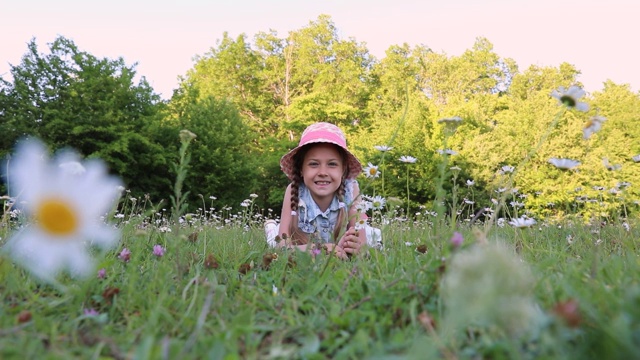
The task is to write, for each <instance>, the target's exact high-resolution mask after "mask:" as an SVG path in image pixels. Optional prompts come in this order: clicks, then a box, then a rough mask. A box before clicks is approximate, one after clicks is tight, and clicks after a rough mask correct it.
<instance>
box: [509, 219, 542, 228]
mask: <svg viewBox="0 0 640 360" xmlns="http://www.w3.org/2000/svg"><path fill="white" fill-rule="evenodd" d="M535 223H536V221H535V220H534V219H531V218H528V217H524V216H522V217H519V218H515V219H511V221H509V225H511V226H513V227H517V228H526V227H531V226H533V225H534V224H535Z"/></svg>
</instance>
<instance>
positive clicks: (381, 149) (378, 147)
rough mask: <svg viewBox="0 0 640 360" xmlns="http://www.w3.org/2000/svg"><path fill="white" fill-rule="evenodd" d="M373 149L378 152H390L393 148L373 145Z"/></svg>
mask: <svg viewBox="0 0 640 360" xmlns="http://www.w3.org/2000/svg"><path fill="white" fill-rule="evenodd" d="M374 148H375V149H376V150H378V151H382V152H387V151H391V150H392V149H393V146H387V145H375V146H374Z"/></svg>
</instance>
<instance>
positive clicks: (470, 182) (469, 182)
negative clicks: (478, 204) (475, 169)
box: [467, 180, 476, 187]
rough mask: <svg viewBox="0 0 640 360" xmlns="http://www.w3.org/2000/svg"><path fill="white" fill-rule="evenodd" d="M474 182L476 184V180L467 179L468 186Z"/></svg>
mask: <svg viewBox="0 0 640 360" xmlns="http://www.w3.org/2000/svg"><path fill="white" fill-rule="evenodd" d="M475 184H476V182H475V181H474V180H467V186H468V187H472V186H473V185H475Z"/></svg>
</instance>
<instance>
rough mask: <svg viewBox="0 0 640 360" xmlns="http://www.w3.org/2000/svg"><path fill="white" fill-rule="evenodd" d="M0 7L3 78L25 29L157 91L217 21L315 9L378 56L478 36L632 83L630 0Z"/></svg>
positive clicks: (459, 44)
mask: <svg viewBox="0 0 640 360" xmlns="http://www.w3.org/2000/svg"><path fill="white" fill-rule="evenodd" d="M0 14H1V18H2V19H1V20H0V76H3V77H4V78H5V79H10V78H8V75H9V63H11V64H14V65H18V64H19V63H20V60H21V57H22V55H24V54H25V53H26V51H27V43H28V42H29V41H30V40H31V39H32V38H34V37H35V38H36V41H37V43H38V47H39V50H40V52H45V51H46V50H48V46H47V44H48V43H50V42H52V41H53V40H54V39H55V38H56V36H58V35H61V36H64V37H65V38H68V39H71V40H73V41H74V43H75V44H76V45H77V46H78V48H79V49H80V50H83V51H87V52H89V53H91V54H93V55H95V56H97V57H108V58H111V59H116V58H118V57H123V58H124V59H125V61H126V63H127V64H128V65H132V64H133V63H135V62H137V63H138V66H137V68H136V69H137V72H138V74H139V75H143V76H145V77H146V78H147V80H148V81H149V83H150V84H151V86H152V87H153V88H154V90H155V91H156V92H158V93H160V94H161V95H162V97H163V98H166V99H168V98H169V97H170V96H171V94H172V90H173V89H174V88H176V87H177V84H178V76H180V75H184V74H185V73H186V72H187V70H189V69H190V68H191V67H192V66H193V57H194V56H195V55H203V54H205V53H206V52H208V50H209V49H210V48H212V47H215V46H216V40H219V39H221V38H222V34H223V32H225V31H227V32H229V34H230V35H231V36H232V37H233V38H235V37H236V36H238V35H240V34H242V33H245V34H246V35H247V36H248V39H249V40H250V41H252V40H253V35H255V34H256V33H257V32H260V31H265V32H266V31H269V30H270V29H273V30H275V31H277V33H278V36H279V37H280V38H284V37H286V35H287V34H288V32H289V31H292V30H298V29H301V28H302V27H304V26H306V25H308V24H309V22H311V21H315V20H316V19H317V18H318V16H319V15H320V14H327V15H330V16H331V18H332V20H333V22H334V23H335V25H336V27H337V28H338V30H339V31H340V36H341V38H343V39H347V38H355V40H356V41H358V42H364V43H366V45H367V48H368V49H369V51H370V52H371V53H372V54H373V55H374V56H376V57H377V58H382V57H383V56H384V52H385V50H387V49H388V48H389V46H391V45H397V44H402V43H405V42H406V43H408V44H409V45H412V46H415V45H420V44H421V45H425V46H428V47H430V48H431V49H432V50H434V51H436V52H440V53H446V54H447V55H460V54H462V52H464V51H465V50H466V49H470V48H471V47H472V45H473V43H474V41H475V39H476V37H485V38H487V39H488V40H489V41H490V42H491V43H492V44H493V45H494V50H495V52H496V53H497V54H498V55H500V56H501V57H507V58H512V59H514V60H515V61H516V63H517V64H518V66H519V68H520V71H523V70H524V69H526V68H527V67H528V66H529V65H531V64H536V65H540V66H558V65H559V64H560V63H562V62H568V63H571V64H573V65H575V66H576V67H577V68H578V70H580V71H581V72H582V75H581V76H580V77H579V78H578V80H579V81H581V82H582V83H583V84H584V86H585V90H586V91H587V92H593V91H598V90H601V89H602V83H603V82H604V81H606V80H607V79H610V80H612V81H614V82H616V83H618V84H630V85H631V89H632V90H633V91H636V92H637V91H640V70H639V69H638V66H640V49H638V46H637V39H636V38H637V36H638V35H640V31H639V30H640V25H639V22H640V0H608V1H603V0H582V1H577V0H510V1H509V0H476V1H472V0H446V1H445V0H391V1H390V0H271V1H269V0H228V1H221V0H209V1H206V0H174V1H168V0H155V1H148V0H127V1H124V0H112V1H107V2H105V1H92V0H57V1H51V0H22V1H17V0H14V1H10V0H3V1H2V3H0Z"/></svg>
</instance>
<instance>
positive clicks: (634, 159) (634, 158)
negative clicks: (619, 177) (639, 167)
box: [631, 154, 640, 162]
mask: <svg viewBox="0 0 640 360" xmlns="http://www.w3.org/2000/svg"><path fill="white" fill-rule="evenodd" d="M631 160H633V162H640V154H638V155H636V156H634V157H632V158H631Z"/></svg>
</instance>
